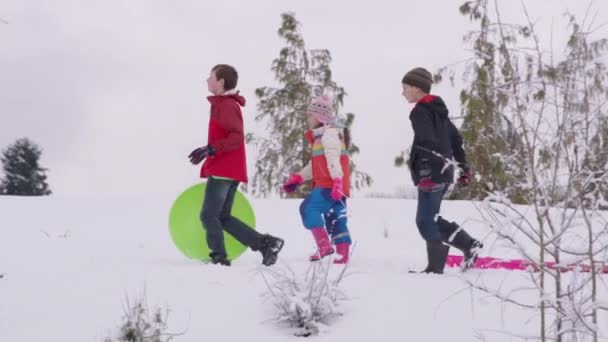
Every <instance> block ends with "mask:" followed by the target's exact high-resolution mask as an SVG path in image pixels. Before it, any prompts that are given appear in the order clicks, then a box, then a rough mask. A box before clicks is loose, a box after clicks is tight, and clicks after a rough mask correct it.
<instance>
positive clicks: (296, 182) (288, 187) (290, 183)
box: [283, 173, 304, 194]
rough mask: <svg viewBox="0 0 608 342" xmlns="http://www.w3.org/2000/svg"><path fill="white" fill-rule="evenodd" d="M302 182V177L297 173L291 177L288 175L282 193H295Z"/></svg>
mask: <svg viewBox="0 0 608 342" xmlns="http://www.w3.org/2000/svg"><path fill="white" fill-rule="evenodd" d="M303 182H304V179H302V176H300V175H299V174H297V173H292V174H291V175H289V178H287V181H285V183H284V184H283V191H285V192H286V193H288V194H290V193H292V192H294V191H296V189H297V188H298V186H300V184H302V183H303Z"/></svg>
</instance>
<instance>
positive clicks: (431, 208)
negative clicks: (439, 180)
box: [416, 184, 448, 241]
mask: <svg viewBox="0 0 608 342" xmlns="http://www.w3.org/2000/svg"><path fill="white" fill-rule="evenodd" d="M447 190H448V185H447V184H442V186H440V187H438V188H436V189H435V191H423V190H420V189H418V208H417V210H416V226H418V231H419V232H420V235H422V238H423V239H425V240H427V241H441V240H442V238H441V233H440V230H441V228H440V227H439V224H437V219H436V216H437V214H439V209H440V208H441V201H442V200H443V196H444V195H445V193H446V191H447Z"/></svg>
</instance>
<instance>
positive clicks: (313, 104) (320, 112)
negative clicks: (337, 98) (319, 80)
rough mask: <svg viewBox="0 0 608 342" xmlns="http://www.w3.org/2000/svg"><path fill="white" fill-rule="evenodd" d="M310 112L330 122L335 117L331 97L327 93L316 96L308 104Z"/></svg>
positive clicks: (323, 120)
mask: <svg viewBox="0 0 608 342" xmlns="http://www.w3.org/2000/svg"><path fill="white" fill-rule="evenodd" d="M308 114H310V115H312V116H313V117H315V119H317V120H319V122H322V123H328V122H330V121H331V119H332V117H333V108H332V103H331V99H330V98H329V96H327V95H321V96H318V97H315V98H314V99H312V101H310V104H309V105H308Z"/></svg>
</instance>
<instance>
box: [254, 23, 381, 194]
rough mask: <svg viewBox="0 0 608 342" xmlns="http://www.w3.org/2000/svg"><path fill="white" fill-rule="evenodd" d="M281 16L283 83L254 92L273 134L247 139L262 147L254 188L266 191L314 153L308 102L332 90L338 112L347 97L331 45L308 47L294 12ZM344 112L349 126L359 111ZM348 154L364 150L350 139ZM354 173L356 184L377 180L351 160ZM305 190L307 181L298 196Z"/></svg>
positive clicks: (278, 65)
mask: <svg viewBox="0 0 608 342" xmlns="http://www.w3.org/2000/svg"><path fill="white" fill-rule="evenodd" d="M281 18H282V23H281V27H280V28H279V30H278V34H279V36H280V37H281V38H282V39H283V40H284V41H285V43H286V46H285V47H283V48H282V49H281V51H280V53H279V57H278V58H276V59H275V60H274V61H273V63H272V67H271V70H272V71H273V72H274V73H275V78H276V80H277V81H278V83H279V84H280V86H281V87H280V88H273V87H260V88H257V89H256V92H255V93H256V97H257V98H258V99H259V103H258V108H257V110H258V113H259V114H258V115H257V116H256V118H255V119H256V121H264V122H266V125H267V128H268V130H267V131H268V132H269V138H262V137H258V136H253V135H251V134H249V135H248V136H247V142H248V143H249V142H253V143H255V144H256V145H257V146H258V147H259V149H260V155H259V157H258V160H257V162H256V164H255V175H254V177H253V180H252V182H251V185H250V186H251V188H250V190H251V191H252V192H253V194H259V195H262V196H265V195H267V194H269V193H272V192H275V191H277V190H278V189H280V186H281V184H282V182H283V181H284V180H285V178H286V177H287V176H288V174H289V173H290V172H293V171H294V170H298V169H300V168H302V167H303V166H304V165H306V163H307V162H308V161H309V160H310V158H311V155H310V149H309V148H308V143H307V142H306V140H305V138H304V133H305V132H306V130H307V126H306V107H307V106H308V103H309V101H310V99H311V98H312V97H314V96H318V95H320V94H329V95H332V97H333V98H334V110H335V112H336V113H337V112H338V111H339V108H340V106H342V105H343V102H344V97H345V96H346V92H345V90H344V88H343V87H341V86H339V85H338V84H336V82H335V81H333V79H332V72H331V69H330V63H331V54H330V52H329V50H327V49H313V50H307V49H306V47H305V44H304V39H303V37H302V35H301V34H300V32H299V27H300V23H299V22H298V21H297V20H296V18H295V16H294V14H293V13H283V14H282V15H281ZM343 116H346V125H347V127H349V128H350V126H352V124H353V121H354V118H355V115H354V114H353V113H347V114H344V115H343ZM349 153H350V155H351V156H352V155H354V154H356V153H359V148H358V147H357V146H356V145H355V144H353V143H351V146H350V148H349ZM351 173H352V177H351V179H352V182H353V186H354V187H355V188H361V187H364V186H368V185H370V184H371V182H372V179H371V177H370V176H369V175H367V174H366V173H363V172H360V171H357V170H356V166H355V164H354V163H353V162H352V159H351ZM306 191H307V188H306V186H303V187H301V188H300V190H299V192H298V193H296V194H294V196H298V197H301V196H302V195H303V194H304V193H305V192H306Z"/></svg>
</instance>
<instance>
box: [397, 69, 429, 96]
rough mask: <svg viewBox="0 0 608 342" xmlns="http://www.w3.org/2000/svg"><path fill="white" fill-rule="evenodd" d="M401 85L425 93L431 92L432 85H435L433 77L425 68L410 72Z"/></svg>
mask: <svg viewBox="0 0 608 342" xmlns="http://www.w3.org/2000/svg"><path fill="white" fill-rule="evenodd" d="M401 83H404V84H407V85H411V86H413V87H418V88H420V89H421V90H422V91H423V92H425V93H427V94H428V93H430V92H431V84H433V75H431V73H430V72H429V71H428V70H426V69H425V68H415V69H412V70H410V71H409V72H408V73H407V74H405V76H403V79H402V80H401Z"/></svg>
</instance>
